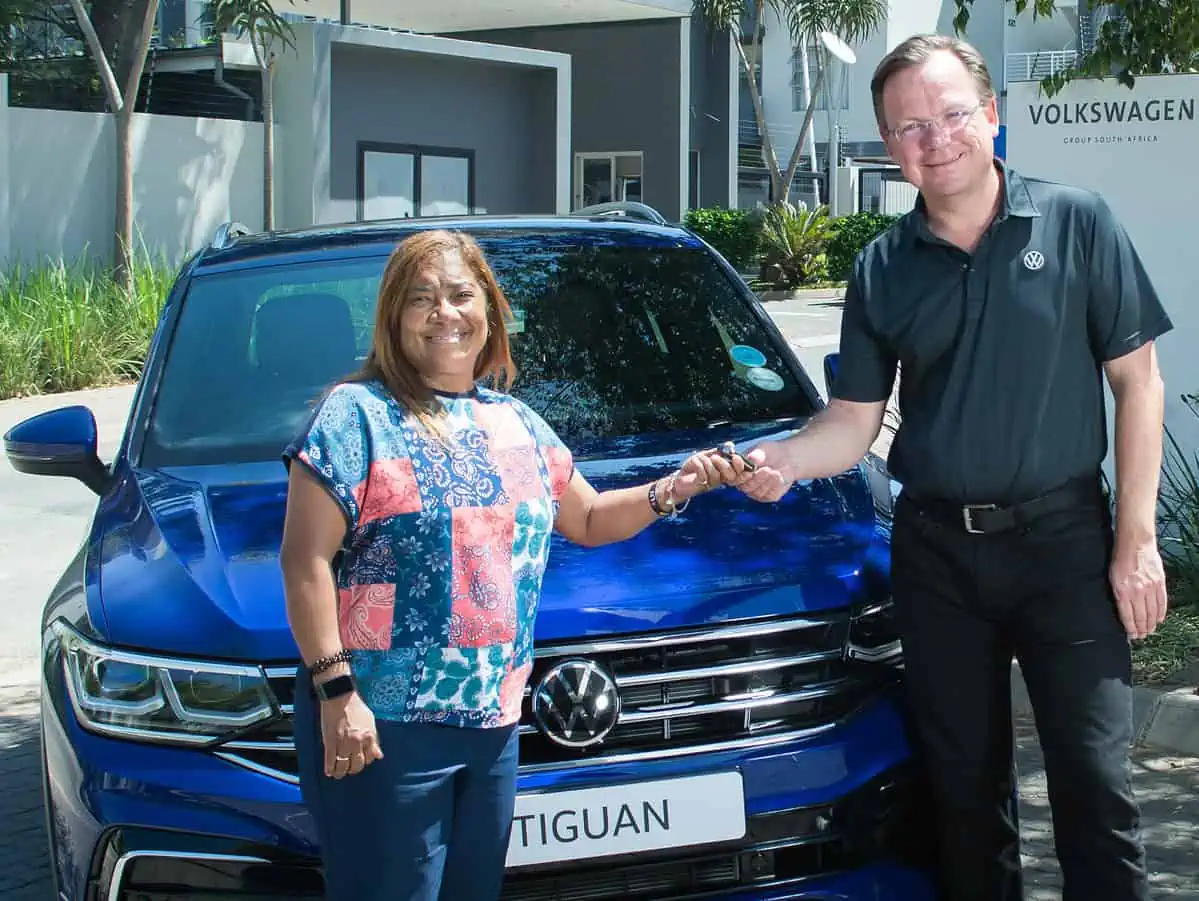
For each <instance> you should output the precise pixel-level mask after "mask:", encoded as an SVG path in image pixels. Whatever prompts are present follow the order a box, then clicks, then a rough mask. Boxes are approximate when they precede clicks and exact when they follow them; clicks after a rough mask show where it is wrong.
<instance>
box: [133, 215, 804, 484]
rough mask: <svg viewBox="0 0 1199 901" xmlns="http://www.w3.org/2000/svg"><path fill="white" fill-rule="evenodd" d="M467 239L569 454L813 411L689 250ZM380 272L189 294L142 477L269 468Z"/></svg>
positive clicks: (583, 238)
mask: <svg viewBox="0 0 1199 901" xmlns="http://www.w3.org/2000/svg"><path fill="white" fill-rule="evenodd" d="M478 238H479V240H480V243H481V244H482V246H483V248H484V251H485V252H486V253H487V255H488V258H489V259H490V261H491V263H492V265H493V267H494V268H495V271H496V274H497V277H498V278H499V281H500V284H501V285H502V287H503V288H504V291H505V293H506V294H507V296H508V297H509V299H510V301H511V303H512V306H513V308H514V310H515V311H516V313H517V316H516V324H515V325H514V326H513V327H512V329H511V342H512V351H513V356H514V358H515V361H516V365H517V370H518V372H517V381H516V386H515V388H514V390H513V393H514V394H515V395H516V396H518V397H520V398H522V399H524V400H525V401H526V402H527V403H529V404H530V406H532V407H533V408H534V409H535V410H537V411H538V412H539V413H541V415H542V416H544V417H545V418H546V420H547V421H548V422H549V423H550V424H551V425H552V426H553V427H554V428H555V429H556V430H557V432H558V434H559V435H560V436H561V437H562V439H563V440H564V441H565V442H567V444H568V445H570V446H571V447H572V449H574V450H575V451H576V453H578V454H580V455H582V456H586V455H587V454H588V453H589V452H592V453H594V452H595V451H596V449H597V448H598V447H599V445H601V444H603V443H605V442H607V441H610V440H611V439H614V438H618V437H620V436H625V435H635V434H638V433H643V432H664V431H666V432H669V431H682V430H694V429H703V428H704V427H706V426H709V425H712V424H714V423H720V422H725V421H728V422H738V423H752V422H773V421H775V420H778V419H782V418H788V417H792V416H805V415H809V414H810V413H811V412H812V407H811V403H810V401H809V398H808V396H807V395H806V393H805V392H804V389H803V388H802V387H801V386H800V384H799V382H798V380H797V379H796V377H795V374H794V373H793V371H792V370H791V369H790V368H789V365H790V364H789V363H788V361H787V360H786V359H784V356H783V355H784V353H785V352H786V351H785V348H784V346H783V345H782V342H781V340H780V339H779V338H778V337H777V335H776V334H775V333H774V332H773V331H771V330H769V329H768V327H767V326H766V325H764V324H763V322H762V321H761V320H759V319H758V317H757V316H756V315H755V313H754V310H753V308H752V307H751V305H750V301H749V300H748V299H747V297H746V296H745V294H744V287H743V286H742V285H740V284H739V283H738V282H736V281H734V280H733V279H731V278H730V277H729V276H728V275H726V274H725V272H724V270H723V269H722V268H721V267H720V266H719V265H718V263H717V262H716V260H715V258H714V257H713V256H712V255H711V254H709V253H708V252H707V251H705V250H703V249H702V248H699V247H694V246H678V245H677V243H676V242H666V241H657V240H653V239H651V240H648V241H647V240H646V239H629V241H628V242H627V243H625V242H622V243H620V244H615V243H610V242H608V241H607V240H606V239H604V238H601V237H597V236H596V235H595V234H594V233H573V232H541V231H537V232H534V231H528V232H520V233H514V232H507V231H506V232H503V233H498V232H490V233H488V232H486V231H483V232H480V233H479V234H478ZM385 263H386V257H385V256H383V255H377V256H372V257H369V258H366V259H363V258H355V259H350V260H346V259H339V260H327V261H320V262H306V263H303V264H298V263H286V264H280V265H271V266H266V267H262V268H260V269H246V270H240V271H232V272H220V273H212V274H208V275H201V276H199V277H197V278H196V279H195V281H194V282H193V283H192V285H191V286H190V288H189V290H188V293H187V297H186V299H185V301H184V305H183V309H182V311H181V313H180V316H179V319H178V323H177V325H176V327H175V333H174V336H173V338H172V340H171V346H170V352H169V355H168V357H167V360H166V365H165V369H164V372H163V374H162V380H161V385H160V388H159V392H158V398H157V402H156V404H155V409H154V412H153V416H152V419H151V421H150V423H149V425H148V429H147V439H146V445H145V452H144V457H143V461H142V462H143V463H144V464H145V465H147V466H170V465H176V466H182V465H194V464H204V463H234V462H249V461H259V460H277V459H278V458H279V454H280V452H281V451H282V449H283V447H284V446H285V445H286V444H287V443H288V442H289V441H291V440H292V439H293V438H294V437H295V436H296V435H297V434H298V433H299V431H300V430H301V429H302V428H303V427H304V424H305V422H306V421H307V418H308V416H309V414H310V412H311V409H312V405H313V404H314V403H315V401H316V400H317V399H318V398H319V397H320V395H321V393H322V392H323V391H324V390H325V389H326V388H327V387H328V386H330V385H331V384H333V383H335V382H336V381H338V380H339V379H341V378H343V377H344V376H345V375H347V374H349V373H351V372H352V371H354V370H356V369H357V368H358V367H359V366H360V365H361V363H362V361H363V360H364V359H365V356H366V352H367V349H368V348H369V346H370V341H371V333H372V329H373V317H374V307H375V292H376V291H377V289H378V284H379V278H380V276H381V275H382V271H383V267H384V265H385ZM589 449H590V450H589Z"/></svg>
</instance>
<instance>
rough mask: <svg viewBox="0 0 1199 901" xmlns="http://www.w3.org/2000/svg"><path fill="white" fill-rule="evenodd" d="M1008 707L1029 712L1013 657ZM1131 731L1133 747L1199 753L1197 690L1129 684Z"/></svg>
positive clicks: (1022, 684) (1018, 670)
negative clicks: (1010, 695) (1010, 704)
mask: <svg viewBox="0 0 1199 901" xmlns="http://www.w3.org/2000/svg"><path fill="white" fill-rule="evenodd" d="M1012 711H1013V713H1016V714H1018V715H1028V714H1031V713H1032V702H1031V701H1030V700H1029V697H1028V689H1027V687H1026V686H1025V685H1024V678H1023V676H1022V675H1021V673H1020V666H1019V664H1017V663H1016V662H1015V661H1012ZM1132 732H1133V738H1132V744H1133V746H1134V747H1139V748H1155V749H1157V750H1161V751H1170V752H1173V753H1175V754H1185V755H1187V756H1190V757H1199V690H1197V689H1195V688H1179V689H1175V690H1173V691H1162V690H1160V689H1156V688H1149V687H1147V686H1144V685H1136V686H1133V689H1132Z"/></svg>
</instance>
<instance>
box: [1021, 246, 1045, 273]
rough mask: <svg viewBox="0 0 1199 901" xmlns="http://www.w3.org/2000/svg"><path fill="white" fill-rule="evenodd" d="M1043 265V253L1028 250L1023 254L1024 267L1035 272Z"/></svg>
mask: <svg viewBox="0 0 1199 901" xmlns="http://www.w3.org/2000/svg"><path fill="white" fill-rule="evenodd" d="M1044 265H1045V254H1043V253H1041V251H1039V250H1030V251H1029V252H1028V253H1026V254H1025V255H1024V268H1025V269H1031V270H1032V271H1033V272H1036V271H1037V270H1038V269H1040V268H1041V267H1042V266H1044Z"/></svg>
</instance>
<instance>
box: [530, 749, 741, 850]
mask: <svg viewBox="0 0 1199 901" xmlns="http://www.w3.org/2000/svg"><path fill="white" fill-rule="evenodd" d="M744 836H745V789H744V787H743V786H742V783H741V774H740V773H738V772H732V773H713V774H710V775H704V776H684V777H682V778H679V779H662V780H658V781H654V782H637V783H632V784H628V785H614V786H604V787H602V788H581V789H574V790H567V791H555V792H545V793H543V794H528V795H518V796H517V798H516V810H515V813H514V815H513V817H512V831H511V833H510V835H509V840H508V860H507V865H508V866H510V867H524V866H530V865H533V864H542V863H555V862H558V861H564V860H572V861H573V860H583V859H586V858H591V857H605V856H608V855H612V854H637V853H639V852H643V851H660V850H662V849H663V848H681V847H687V846H689V845H706V844H709V843H711V842H723V841H730V840H733V839H739V838H743V837H744Z"/></svg>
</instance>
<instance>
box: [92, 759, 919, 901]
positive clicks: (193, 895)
mask: <svg viewBox="0 0 1199 901" xmlns="http://www.w3.org/2000/svg"><path fill="white" fill-rule="evenodd" d="M927 797H928V789H927V785H926V782H925V780H924V777H923V774H922V773H920V772H919V771H917V770H916V769H915V768H914V767H913V766H911V765H910V764H909V765H901V766H899V767H895V768H893V769H889V770H886V771H884V772H882V773H880V774H878V776H876V777H875V778H874V779H871V780H869V781H868V782H866V783H865V784H863V785H860V786H858V787H857V788H856V789H854V790H853V791H851V792H849V793H848V794H847V795H846V796H844V797H842V798H840V799H838V800H837V801H834V802H832V803H829V804H822V805H818V806H811V807H798V808H791V809H789V810H779V811H774V812H771V813H762V814H754V815H752V816H750V817H748V818H747V820H746V827H747V828H746V835H745V837H744V838H742V839H740V840H738V841H734V842H726V843H723V844H720V845H714V846H711V847H709V848H703V849H698V848H690V849H675V850H670V851H661V852H651V853H644V854H638V855H636V856H635V857H631V858H630V857H621V856H613V857H604V858H595V859H590V860H581V861H571V862H566V863H560V864H551V865H542V866H534V867H526V868H521V869H510V870H509V871H508V872H507V873H506V875H505V879H504V886H503V891H502V895H501V899H502V901H695V899H700V898H711V897H724V896H726V895H727V894H729V893H734V892H747V891H759V892H760V891H763V890H766V889H784V888H796V887H800V886H802V885H803V883H805V882H806V881H808V880H810V879H812V878H813V877H817V876H821V875H824V874H828V873H833V872H837V871H844V870H847V869H853V868H857V867H861V866H864V865H867V864H869V863H872V862H878V861H882V860H889V861H891V862H892V863H895V864H899V865H901V866H914V867H920V868H924V867H927V866H928V865H929V864H930V862H931V860H932V858H931V856H930V855H931V853H932V851H933V847H932V845H931V841H932V839H933V836H934V835H935V832H934V830H933V829H932V824H931V821H930V819H929V816H930V814H929V808H928V804H927ZM177 838H178V836H177V835H171V834H168V833H152V832H147V831H146V830H123V829H122V830H115V831H114V836H113V838H112V839H111V841H110V843H109V846H108V848H107V849H106V852H105V854H104V863H103V864H102V866H101V867H100V872H99V873H98V874H97V875H98V883H94V884H93V888H94V890H95V894H96V896H97V897H103V898H118V899H120V901H182V899H195V901H200V899H201V898H210V899H211V898H216V897H220V898H228V899H230V901H233V899H235V898H236V899H245V901H267V899H268V898H269V899H272V901H293V899H294V901H316V899H318V898H320V897H321V894H322V888H323V879H322V875H321V872H320V862H319V861H318V860H316V859H309V858H292V857H281V856H280V851H279V849H278V848H277V847H258V846H255V845H245V844H243V843H237V844H236V845H233V844H228V845H226V843H224V842H223V840H219V839H206V838H198V837H195V836H192V837H191V839H190V841H191V843H192V845H191V846H190V847H189V850H187V851H182V850H181V851H179V852H178V854H174V853H172V852H171V851H170V850H169V849H171V848H172V847H173V846H174V844H173V842H174V841H175V840H177ZM213 851H216V852H220V853H217V854H212V853H207V852H213ZM122 856H123V857H124V858H125V860H124V863H123V864H118V859H120V858H122ZM88 897H92V895H91V894H89V895H88Z"/></svg>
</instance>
